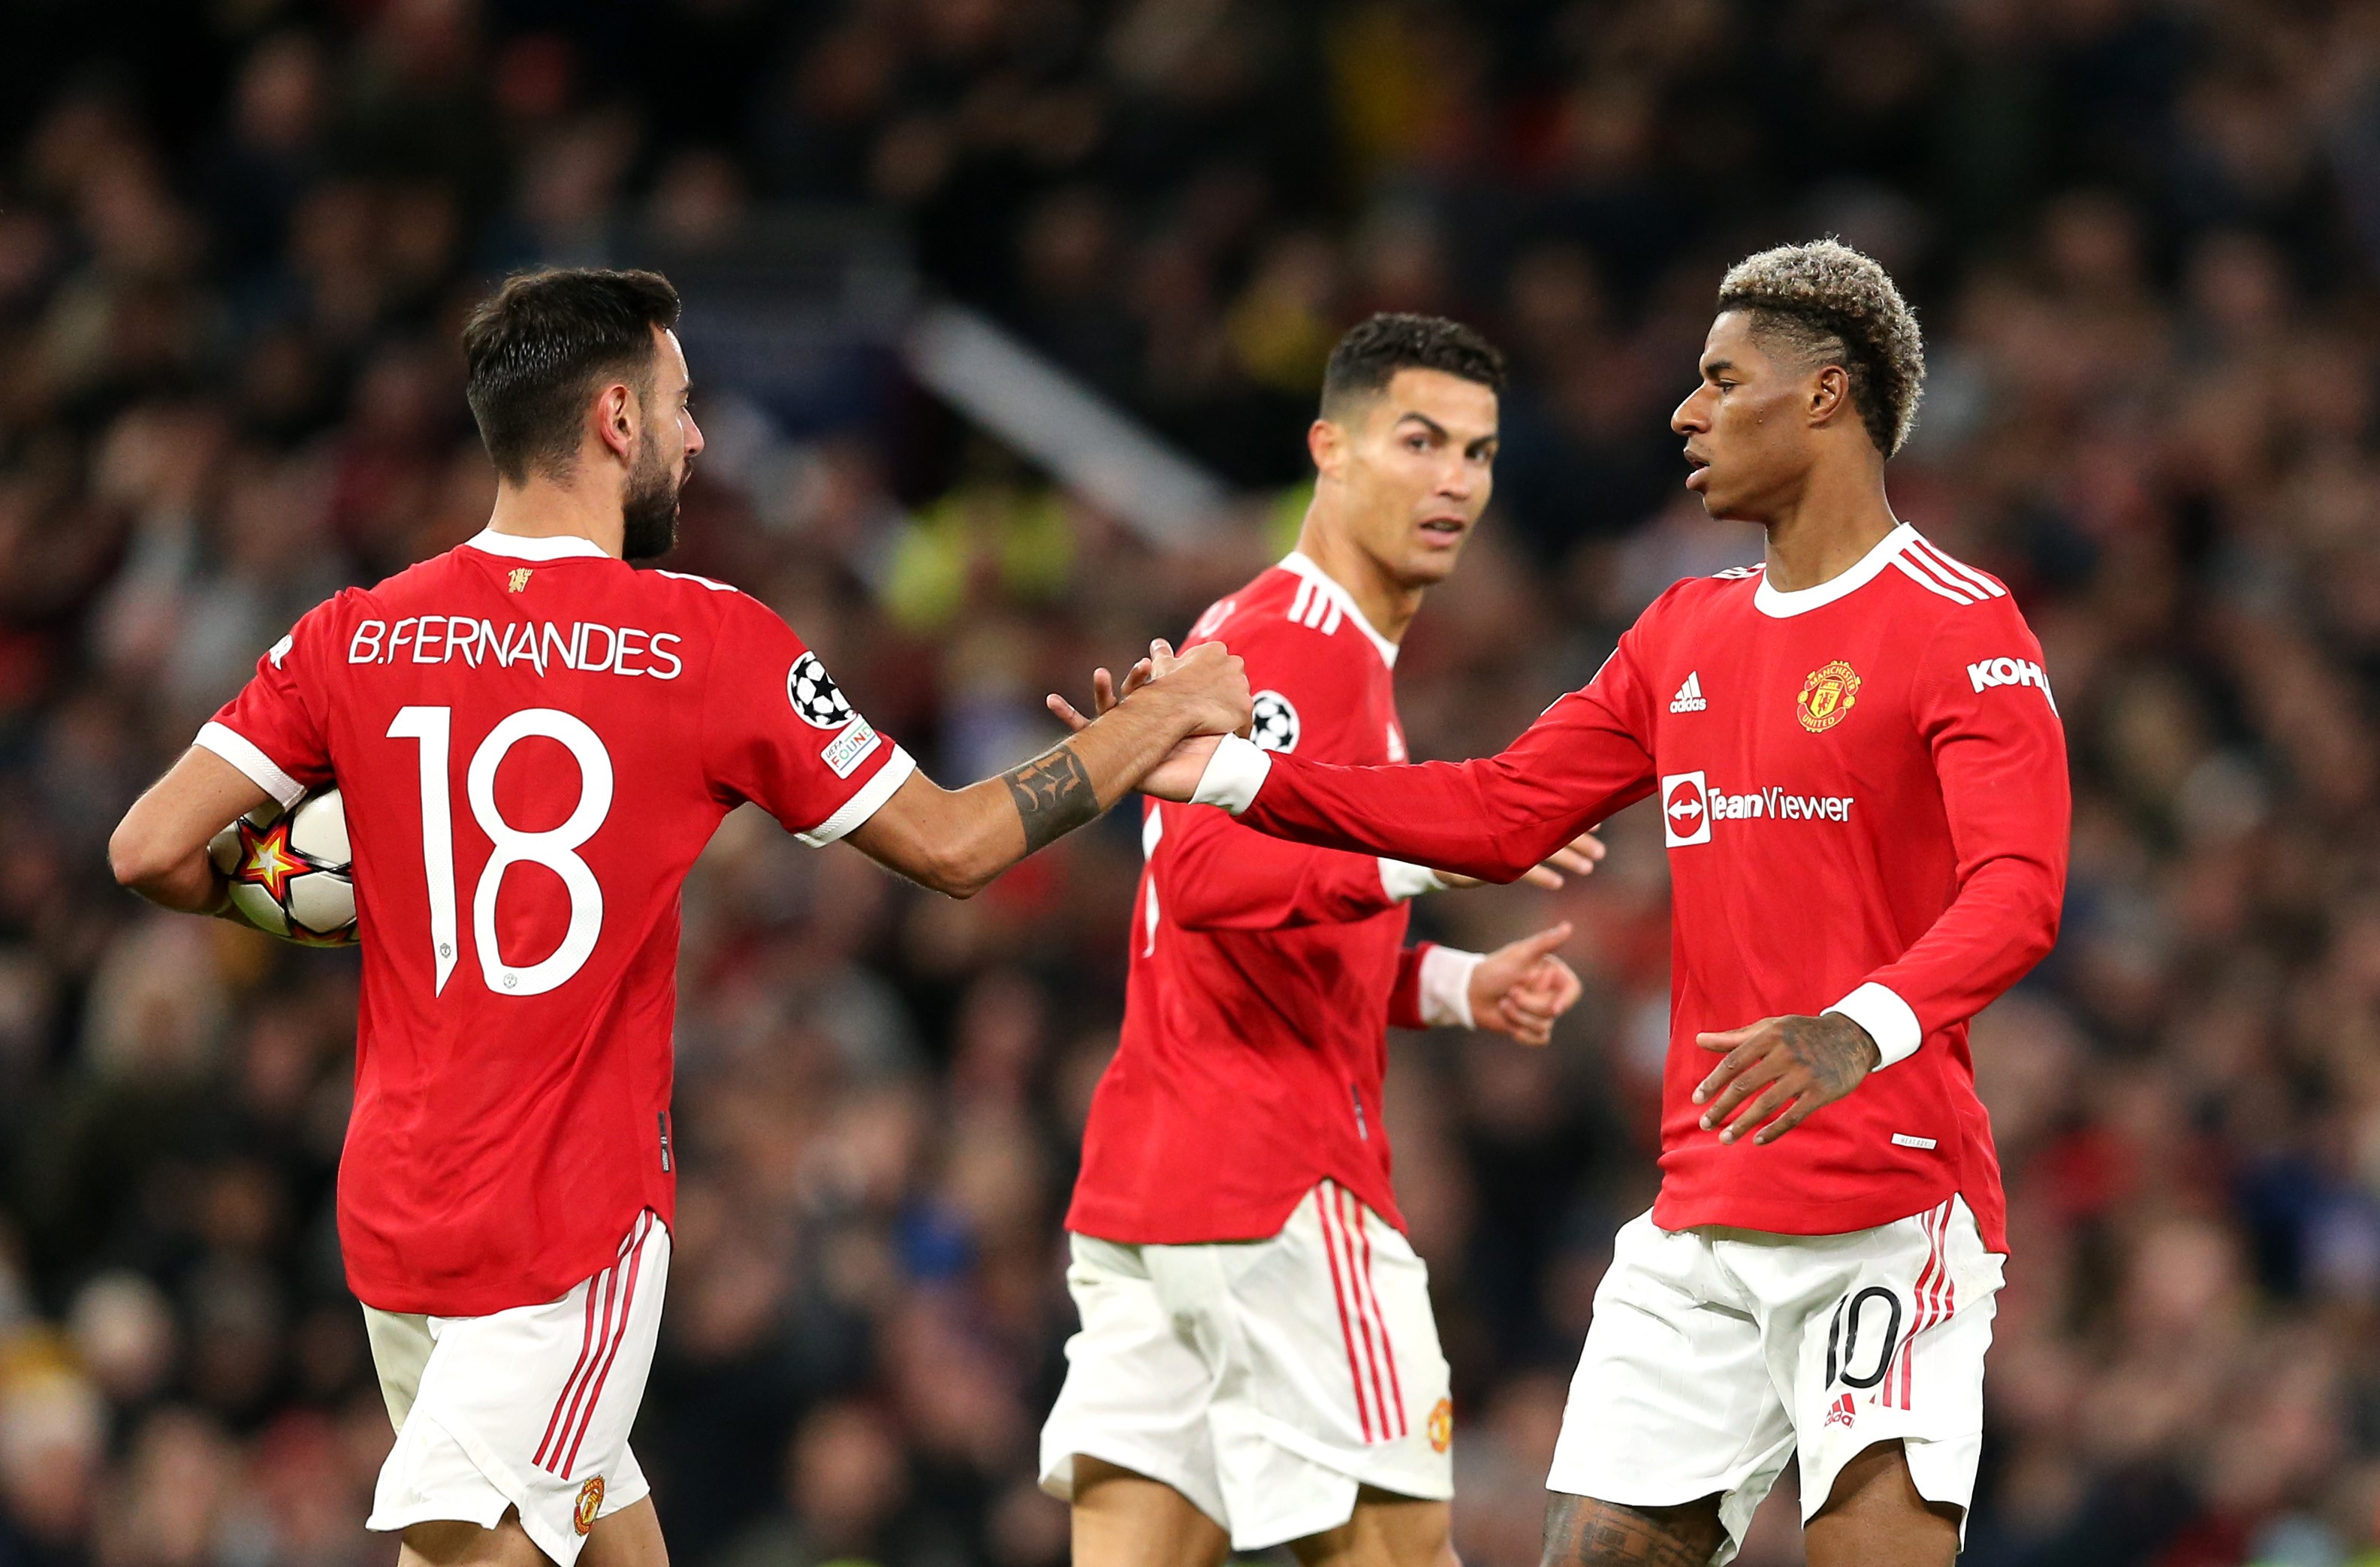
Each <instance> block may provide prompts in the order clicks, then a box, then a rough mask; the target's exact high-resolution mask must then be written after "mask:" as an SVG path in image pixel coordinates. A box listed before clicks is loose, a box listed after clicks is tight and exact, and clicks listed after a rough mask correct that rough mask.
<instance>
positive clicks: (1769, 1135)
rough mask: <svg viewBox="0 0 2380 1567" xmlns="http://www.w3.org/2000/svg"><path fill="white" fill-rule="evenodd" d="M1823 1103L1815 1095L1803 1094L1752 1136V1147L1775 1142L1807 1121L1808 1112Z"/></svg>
mask: <svg viewBox="0 0 2380 1567" xmlns="http://www.w3.org/2000/svg"><path fill="white" fill-rule="evenodd" d="M1824 1102H1825V1101H1824V1100H1822V1099H1819V1098H1818V1097H1817V1096H1816V1095H1815V1094H1803V1096H1802V1097H1801V1098H1800V1099H1795V1100H1794V1101H1793V1103H1792V1105H1791V1107H1790V1108H1789V1109H1788V1110H1787V1111H1785V1113H1784V1114H1782V1115H1780V1116H1779V1117H1778V1118H1777V1119H1776V1120H1774V1121H1772V1122H1770V1123H1769V1124H1767V1125H1766V1126H1763V1127H1762V1128H1761V1129H1760V1130H1759V1131H1757V1132H1755V1133H1754V1134H1753V1135H1752V1146H1753V1147H1755V1148H1760V1147H1763V1146H1764V1145H1766V1144H1768V1143H1773V1142H1775V1141H1776V1140H1777V1139H1778V1138H1779V1137H1781V1136H1784V1135H1785V1134H1786V1133H1788V1132H1791V1130H1792V1129H1793V1128H1794V1127H1796V1126H1799V1125H1800V1124H1802V1123H1803V1122H1804V1121H1807V1120H1808V1119H1809V1118H1810V1112H1811V1111H1814V1110H1815V1109H1817V1108H1818V1106H1819V1105H1820V1104H1821V1103H1824Z"/></svg>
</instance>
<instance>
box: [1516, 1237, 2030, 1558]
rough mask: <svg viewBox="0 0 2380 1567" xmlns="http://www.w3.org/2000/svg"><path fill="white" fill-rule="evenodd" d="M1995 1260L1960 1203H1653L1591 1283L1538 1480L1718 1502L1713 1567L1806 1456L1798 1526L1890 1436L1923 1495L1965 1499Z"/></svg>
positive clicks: (1558, 1487)
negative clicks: (1874, 1220)
mask: <svg viewBox="0 0 2380 1567" xmlns="http://www.w3.org/2000/svg"><path fill="white" fill-rule="evenodd" d="M2000 1262H2001V1259H2000V1257H1998V1256H1997V1255H1995V1254H1994V1253H1991V1252H1987V1251H1985V1249H1984V1243H1983V1237H1982V1235H1981V1234H1980V1233H1978V1232H1977V1231H1976V1228H1975V1216H1974V1215H1973V1213H1971V1212H1969V1211H1968V1209H1967V1204H1966V1202H1965V1200H1964V1199H1963V1198H1961V1197H1951V1198H1949V1200H1948V1201H1946V1202H1944V1203H1942V1204H1941V1205H1940V1206H1938V1207H1937V1208H1933V1209H1927V1210H1926V1211H1925V1212H1924V1213H1920V1214H1916V1215H1914V1216H1913V1217H1911V1218H1908V1219H1901V1220H1896V1221H1893V1222H1892V1223H1889V1224H1880V1225H1878V1226H1876V1228H1875V1229H1872V1230H1855V1231H1852V1233H1848V1234H1841V1235H1776V1234H1769V1233H1765V1232H1761V1231H1756V1230H1730V1229H1724V1228H1720V1227H1717V1226H1706V1227H1703V1228H1699V1229H1694V1230H1663V1229H1659V1228H1658V1227H1657V1226H1656V1225H1655V1224H1654V1223H1653V1218H1652V1215H1651V1214H1649V1213H1648V1214H1645V1215H1642V1216H1641V1217H1639V1218H1637V1219H1634V1220H1633V1221H1630V1222H1629V1223H1628V1224H1627V1225H1625V1226H1624V1227H1622V1228H1621V1232H1620V1234H1619V1236H1618V1238H1617V1239H1616V1240H1615V1241H1614V1242H1613V1245H1612V1255H1611V1269H1610V1271H1609V1272H1608V1273H1606V1274H1605V1275H1604V1276H1603V1283H1602V1286H1601V1287H1600V1288H1599V1289H1597V1291H1596V1294H1595V1320H1594V1322H1593V1324H1592V1325H1591V1326H1590V1327H1589V1328H1588V1329H1587V1332H1586V1349H1585V1353H1584V1354H1582V1355H1581V1356H1580V1357H1579V1363H1578V1375H1577V1376H1576V1378H1574V1379H1573V1380H1572V1382H1571V1390H1570V1406H1569V1408H1568V1409H1566V1410H1565V1411H1564V1412H1563V1414H1562V1428H1561V1439H1560V1441H1559V1442H1558V1443H1556V1445H1555V1448H1554V1463H1553V1472H1552V1474H1551V1475H1550V1476H1548V1478H1547V1480H1546V1486H1547V1488H1548V1489H1549V1490H1554V1491H1559V1492H1562V1493H1564V1494H1567V1495H1571V1496H1585V1497H1593V1498H1595V1499H1596V1500H1600V1501H1613V1502H1619V1503H1621V1505H1623V1506H1632V1507H1673V1506H1676V1505H1678V1504H1680V1503H1682V1502H1688V1501H1693V1500H1696V1499H1697V1498H1701V1497H1706V1496H1711V1495H1714V1494H1716V1495H1718V1497H1719V1499H1720V1500H1719V1521H1720V1523H1722V1524H1725V1525H1726V1527H1727V1532H1728V1540H1727V1543H1726V1544H1725V1545H1724V1546H1722V1547H1721V1548H1720V1549H1719V1553H1718V1555H1717V1556H1716V1557H1714V1558H1713V1559H1712V1560H1713V1561H1714V1562H1715V1563H1723V1562H1726V1561H1730V1559H1732V1558H1733V1557H1734V1555H1735V1553H1736V1551H1737V1549H1739V1548H1740V1547H1741V1546H1742V1545H1743V1534H1744V1530H1745V1529H1746V1528H1747V1527H1749V1526H1750V1524H1751V1523H1752V1514H1753V1512H1754V1511H1755V1509H1756V1508H1758V1507H1759V1505H1760V1502H1761V1499H1762V1498H1764V1497H1766V1496H1767V1494H1768V1488H1769V1487H1771V1486H1772V1485H1774V1484H1776V1482H1777V1476H1779V1474H1781V1473H1783V1471H1784V1468H1785V1464H1786V1460H1787V1459H1789V1458H1791V1457H1792V1456H1793V1454H1794V1452H1795V1451H1796V1449H1797V1448H1798V1449H1799V1452H1800V1454H1801V1464H1802V1471H1801V1479H1802V1518H1803V1522H1804V1523H1807V1522H1808V1521H1809V1519H1810V1516H1811V1515H1812V1514H1813V1513H1815V1512H1817V1511H1818V1509H1819V1508H1820V1507H1821V1506H1823V1505H1824V1504H1825V1503H1826V1500H1827V1498H1828V1495H1829V1494H1830V1493H1831V1492H1832V1491H1833V1489H1834V1486H1835V1478H1836V1476H1839V1475H1840V1474H1841V1473H1842V1468H1843V1465H1844V1464H1848V1463H1850V1462H1851V1461H1852V1459H1853V1458H1855V1457H1857V1456H1858V1455H1859V1454H1860V1453H1861V1452H1864V1451H1865V1450H1866V1449H1867V1448H1869V1447H1872V1446H1874V1445H1875V1444H1876V1443H1877V1442H1880V1441H1890V1440H1895V1439H1898V1440H1899V1441H1900V1443H1901V1444H1902V1448H1903V1451H1904V1452H1906V1453H1907V1455H1908V1459H1909V1473H1910V1476H1911V1477H1912V1478H1913V1479H1914V1480H1915V1481H1916V1484H1917V1490H1918V1494H1919V1495H1921V1496H1923V1497H1925V1499H1926V1500H1928V1501H1938V1502H1948V1503H1950V1504H1951V1505H1954V1506H1956V1507H1959V1508H1961V1509H1964V1508H1965V1507H1966V1505H1967V1502H1968V1499H1969V1498H1970V1497H1972V1496H1973V1494H1974V1489H1975V1463H1976V1459H1977V1457H1978V1456H1979V1455H1980V1453H1981V1451H1982V1448H1983V1437H1984V1352H1985V1350H1987V1349H1989V1348H1990V1347H1991V1342H1992V1314H1993V1310H1994V1297H1995V1296H1996V1295H1997V1294H1998V1290H1999V1287H2000ZM1961 1526H1962V1527H1963V1523H1962V1525H1961Z"/></svg>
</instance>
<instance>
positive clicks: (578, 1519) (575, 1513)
mask: <svg viewBox="0 0 2380 1567" xmlns="http://www.w3.org/2000/svg"><path fill="white" fill-rule="evenodd" d="M602 1511H603V1476H601V1475H598V1476H595V1477H594V1478H593V1479H590V1480H589V1481H588V1482H587V1483H586V1484H585V1485H583V1486H581V1487H579V1488H578V1502H577V1506H575V1507H573V1508H572V1509H571V1510H570V1526H571V1527H572V1528H574V1529H577V1531H578V1532H579V1533H580V1534H582V1535H583V1534H585V1533H586V1532H587V1531H588V1530H589V1529H591V1528H593V1527H594V1526H595V1515H596V1514H597V1513H598V1512H602Z"/></svg>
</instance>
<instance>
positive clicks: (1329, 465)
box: [1305, 417, 1347, 474]
mask: <svg viewBox="0 0 2380 1567" xmlns="http://www.w3.org/2000/svg"><path fill="white" fill-rule="evenodd" d="M1346 449H1347V432H1346V431H1344V430H1342V429H1341V428H1340V426H1339V421H1338V420H1336V419H1326V418H1319V417H1318V418H1317V419H1315V421H1314V422H1313V423H1312V424H1309V425H1307V426H1306V427H1305V455H1306V456H1309V457H1312V458H1313V459H1314V471H1315V472H1317V473H1326V474H1327V473H1336V472H1337V471H1338V468H1339V464H1340V462H1341V460H1342V457H1343V456H1344V455H1345V453H1346Z"/></svg>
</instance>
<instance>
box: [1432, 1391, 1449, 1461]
mask: <svg viewBox="0 0 2380 1567" xmlns="http://www.w3.org/2000/svg"><path fill="white" fill-rule="evenodd" d="M1453 1445H1454V1401H1453V1400H1452V1399H1451V1398H1442V1399H1439V1401H1438V1406H1437V1407H1436V1408H1434V1409H1432V1410H1431V1411H1430V1412H1429V1451H1430V1452H1445V1451H1446V1450H1447V1449H1448V1448H1450V1447H1451V1446H1453Z"/></svg>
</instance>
